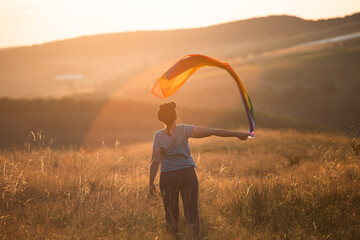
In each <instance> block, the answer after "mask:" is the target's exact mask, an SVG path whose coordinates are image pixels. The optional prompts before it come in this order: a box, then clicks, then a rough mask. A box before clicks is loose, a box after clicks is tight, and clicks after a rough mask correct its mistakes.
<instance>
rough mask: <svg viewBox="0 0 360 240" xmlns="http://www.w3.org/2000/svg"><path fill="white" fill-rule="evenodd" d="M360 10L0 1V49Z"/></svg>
mask: <svg viewBox="0 0 360 240" xmlns="http://www.w3.org/2000/svg"><path fill="white" fill-rule="evenodd" d="M324 6H326V7H324ZM359 10H360V1H357V0H343V1H341V0H336V1H327V0H318V1H316V2H314V1H312V0H304V1H284V0H274V1H266V0H255V1H244V0H222V1H207V0H196V1H193V0H183V1H181V2H180V1H176V2H174V1H165V0H153V1H146V0H132V1H118V0H103V1H98V0H96V1H95V0H0V35H1V38H0V47H6V46H16V45H29V44H39V43H43V42H47V41H52V40H58V39H65V38H71V37H77V36H82V35H90V34H98V33H111V32H122V31H136V30H165V29H177V28H193V27H203V26H209V25H213V24H219V23H223V22H228V21H235V20H239V19H246V18H251V17H257V16H266V15H274V14H288V15H296V16H299V17H302V18H306V19H319V18H330V17H338V16H344V15H347V14H352V13H354V12H356V11H359Z"/></svg>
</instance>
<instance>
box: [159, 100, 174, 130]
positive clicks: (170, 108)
mask: <svg viewBox="0 0 360 240" xmlns="http://www.w3.org/2000/svg"><path fill="white" fill-rule="evenodd" d="M175 108H176V103H174V102H169V103H164V104H161V105H160V109H159V111H158V119H159V120H160V121H162V122H163V123H165V124H166V125H169V124H171V123H172V122H173V121H175V120H176V117H177V113H176V110H175Z"/></svg>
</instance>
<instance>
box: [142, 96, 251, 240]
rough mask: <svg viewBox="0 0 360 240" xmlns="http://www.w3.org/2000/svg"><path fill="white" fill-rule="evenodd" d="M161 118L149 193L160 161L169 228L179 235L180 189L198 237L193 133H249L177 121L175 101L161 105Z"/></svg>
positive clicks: (191, 228) (190, 224) (241, 135)
mask: <svg viewBox="0 0 360 240" xmlns="http://www.w3.org/2000/svg"><path fill="white" fill-rule="evenodd" d="M158 118H159V120H160V121H161V122H163V123H164V124H165V128H164V129H161V130H159V131H157V132H156V133H155V136H154V142H153V155H152V160H151V165H150V182H149V190H150V194H151V195H155V192H156V187H155V184H154V179H155V177H156V174H157V171H158V168H159V165H161V173H160V192H161V196H162V199H163V204H164V209H165V219H166V225H167V230H168V231H169V233H171V234H172V235H173V236H174V237H175V238H177V236H178V221H179V193H180V195H181V198H182V202H183V207H184V215H185V218H186V221H187V224H188V227H189V232H190V236H191V237H192V238H195V239H196V238H198V236H199V231H200V225H199V211H198V192H199V182H198V179H197V176H196V172H195V169H194V168H195V167H196V165H195V162H194V160H193V158H192V156H191V152H190V146H189V142H188V139H189V138H190V137H193V138H204V137H209V136H219V137H237V138H239V139H240V140H246V139H247V137H248V134H247V133H243V132H236V131H227V130H223V129H213V128H203V127H196V126H192V125H184V124H177V120H178V114H177V111H176V104H175V103H174V102H170V103H165V104H162V105H160V109H159V111H158Z"/></svg>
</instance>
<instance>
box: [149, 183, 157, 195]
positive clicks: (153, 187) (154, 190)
mask: <svg viewBox="0 0 360 240" xmlns="http://www.w3.org/2000/svg"><path fill="white" fill-rule="evenodd" d="M149 191H150V194H151V196H154V197H155V196H156V195H155V193H156V186H155V184H154V183H153V182H151V183H150V184H149Z"/></svg>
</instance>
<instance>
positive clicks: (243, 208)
mask: <svg viewBox="0 0 360 240" xmlns="http://www.w3.org/2000/svg"><path fill="white" fill-rule="evenodd" d="M354 141H355V143H356V141H358V139H356V138H355V139H351V138H347V137H344V136H337V135H332V134H317V135H314V134H308V133H307V134H304V133H299V132H296V131H291V130H289V131H281V132H280V131H271V130H259V131H258V132H257V137H256V138H255V139H249V140H247V141H245V142H244V141H241V142H240V141H238V140H236V139H220V138H215V137H211V138H208V139H192V140H191V145H192V151H193V157H194V159H195V161H196V162H197V165H198V168H197V173H198V177H199V182H200V198H199V204H200V219H201V237H202V239H356V238H357V236H360V228H359V226H360V214H359V208H360V182H359V181H360V161H359V155H358V152H356V148H354ZM357 143H358V142H357ZM355 145H356V144H355ZM40 146H41V147H40V148H38V149H28V150H24V151H2V152H1V153H0V170H1V171H0V174H1V178H0V193H1V198H0V237H1V238H2V239H170V237H169V235H168V234H167V233H166V231H165V228H164V217H163V208H162V203H161V199H160V197H157V198H152V197H150V196H148V166H149V163H150V157H151V143H150V142H149V143H142V144H134V145H129V146H125V145H118V146H117V147H115V148H106V147H103V148H99V149H87V150H86V149H80V150H76V149H73V150H71V149H67V150H52V149H50V148H48V147H43V146H42V145H40ZM181 228H182V229H184V230H185V221H184V218H183V216H182V220H181ZM183 232H185V231H183ZM184 235H186V234H184Z"/></svg>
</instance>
